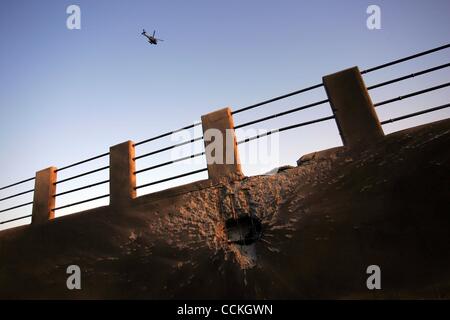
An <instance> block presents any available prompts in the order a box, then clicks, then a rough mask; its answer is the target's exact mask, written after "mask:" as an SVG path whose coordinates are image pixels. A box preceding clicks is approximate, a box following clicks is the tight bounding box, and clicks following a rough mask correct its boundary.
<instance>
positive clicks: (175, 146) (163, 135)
mask: <svg viewBox="0 0 450 320" xmlns="http://www.w3.org/2000/svg"><path fill="white" fill-rule="evenodd" d="M201 124H202V123H201V122H197V123H194V124H191V125H188V126H185V127H183V128H180V129H177V130H174V131H169V132H166V133H163V134H160V135H158V136H155V137H152V138H149V139H145V140H142V141H140V142H137V143H135V144H134V146H140V145H142V144H145V143H148V142H151V141H155V140H158V139H161V138H164V137H167V136H170V135H172V134H175V133H178V132H181V131H183V130H189V129H192V128H195V127H196V126H199V125H201ZM202 139H203V136H200V137H197V138H193V139H190V140H187V141H183V142H180V143H176V144H173V145H171V146H168V147H164V148H160V149H157V150H153V151H150V152H146V153H144V154H141V155H137V156H135V157H134V158H133V160H134V161H136V160H140V159H143V158H146V157H150V156H153V155H156V154H159V153H162V152H165V151H169V150H173V149H175V148H178V147H181V146H184V145H188V144H192V143H195V142H197V141H201V140H202ZM204 154H205V153H204V152H201V153H197V154H192V155H190V156H185V157H181V158H179V159H175V160H171V161H166V162H163V163H159V164H156V165H152V166H149V167H145V168H143V169H139V170H136V171H135V172H133V174H135V175H138V174H140V173H143V172H147V171H150V170H153V169H157V168H162V167H165V166H168V165H171V164H173V163H177V162H181V161H184V160H188V159H192V158H195V157H199V156H202V155H204ZM205 170H207V169H206V168H205V169H200V170H194V171H191V172H188V173H184V174H180V175H177V176H173V177H169V178H165V179H161V180H158V181H153V182H150V183H145V184H142V185H139V186H137V187H136V188H135V189H140V188H144V187H148V186H152V185H155V184H158V183H162V182H166V181H170V180H175V179H178V178H182V177H186V176H189V175H193V174H196V173H199V172H203V171H205Z"/></svg>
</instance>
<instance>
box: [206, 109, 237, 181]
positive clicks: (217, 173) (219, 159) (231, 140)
mask: <svg viewBox="0 0 450 320" xmlns="http://www.w3.org/2000/svg"><path fill="white" fill-rule="evenodd" d="M202 127H203V140H204V143H205V154H206V162H207V165H208V176H209V179H213V180H216V179H218V178H222V177H231V176H236V175H239V176H240V175H242V171H241V165H240V161H239V152H238V147H237V141H236V135H235V132H234V122H233V116H232V115H231V109H230V108H224V109H220V110H217V111H214V112H211V113H208V114H206V115H203V116H202Z"/></svg>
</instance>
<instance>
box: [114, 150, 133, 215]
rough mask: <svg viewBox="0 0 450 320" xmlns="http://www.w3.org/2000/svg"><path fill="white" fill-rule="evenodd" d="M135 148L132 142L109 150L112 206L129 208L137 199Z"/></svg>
mask: <svg viewBox="0 0 450 320" xmlns="http://www.w3.org/2000/svg"><path fill="white" fill-rule="evenodd" d="M133 158H134V146H133V142H132V141H126V142H123V143H120V144H117V145H115V146H113V147H111V148H110V150H109V193H110V204H111V206H119V207H123V206H128V205H129V203H130V201H131V200H132V199H134V198H135V197H136V190H135V187H136V175H135V174H134V171H135V161H134V160H133Z"/></svg>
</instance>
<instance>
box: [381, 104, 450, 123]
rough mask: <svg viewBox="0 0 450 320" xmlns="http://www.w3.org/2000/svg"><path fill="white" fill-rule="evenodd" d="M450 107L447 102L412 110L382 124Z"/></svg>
mask: <svg viewBox="0 0 450 320" xmlns="http://www.w3.org/2000/svg"><path fill="white" fill-rule="evenodd" d="M449 107H450V103H447V104H443V105H440V106H437V107H433V108H428V109H425V110H421V111H417V112H412V113H409V114H406V115H403V116H400V117H396V118H392V119H388V120H384V121H381V124H388V123H393V122H396V121H399V120H404V119H408V118H412V117H415V116H419V115H422V114H426V113H430V112H434V111H437V110H442V109H445V108H449Z"/></svg>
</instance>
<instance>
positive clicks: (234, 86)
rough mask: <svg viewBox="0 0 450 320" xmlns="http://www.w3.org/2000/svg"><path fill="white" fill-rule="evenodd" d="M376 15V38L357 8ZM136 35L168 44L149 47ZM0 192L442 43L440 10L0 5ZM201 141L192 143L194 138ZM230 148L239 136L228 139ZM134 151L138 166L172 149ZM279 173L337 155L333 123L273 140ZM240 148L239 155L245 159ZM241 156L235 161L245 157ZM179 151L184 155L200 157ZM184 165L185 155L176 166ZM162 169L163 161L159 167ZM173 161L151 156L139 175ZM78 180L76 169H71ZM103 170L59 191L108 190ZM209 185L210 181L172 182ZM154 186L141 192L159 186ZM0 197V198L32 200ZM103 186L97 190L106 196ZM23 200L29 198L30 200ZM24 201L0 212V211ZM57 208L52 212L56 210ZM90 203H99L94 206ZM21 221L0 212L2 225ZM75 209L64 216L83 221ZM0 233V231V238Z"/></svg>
mask: <svg viewBox="0 0 450 320" xmlns="http://www.w3.org/2000/svg"><path fill="white" fill-rule="evenodd" d="M70 4H77V5H79V6H80V7H81V30H68V29H67V28H66V19H67V16H68V15H67V14H66V8H67V6H68V5H70ZM370 4H376V5H379V6H380V7H381V14H382V16H381V18H382V29H381V30H373V31H371V30H368V29H367V27H366V19H367V17H368V15H367V13H366V8H367V7H368V5H370ZM142 28H145V29H146V30H147V31H149V32H152V31H153V29H156V30H157V36H158V37H159V38H162V39H164V42H162V43H160V44H158V46H151V45H149V44H148V43H147V42H146V41H145V38H143V37H142V36H141V35H140V32H141V30H142ZM0 38H1V51H0V150H1V151H0V152H1V156H0V167H1V168H2V170H1V171H0V186H3V185H7V184H10V183H13V182H16V181H19V180H21V179H24V178H28V177H31V176H33V175H34V173H35V172H36V171H37V170H40V169H43V168H46V167H49V166H51V165H53V166H56V167H61V166H64V165H67V164H69V163H72V162H76V161H78V160H82V159H84V158H88V157H91V156H94V155H97V154H100V153H104V152H107V151H108V149H109V146H111V145H114V144H117V143H120V142H123V141H126V140H134V141H139V140H142V139H145V138H148V137H152V136H154V135H157V134H159V133H162V132H166V131H168V130H172V129H177V128H179V127H182V126H185V125H188V124H191V123H192V122H193V121H198V120H199V119H200V116H201V115H202V114H205V113H208V112H211V111H213V110H215V109H218V108H222V107H225V106H230V107H231V108H234V109H236V108H239V107H242V106H246V105H248V104H252V103H255V102H258V101H261V100H264V99H267V98H271V97H273V96H277V95H280V94H284V93H287V92H290V91H294V90H297V89H299V88H302V87H306V86H309V85H312V84H316V83H319V82H320V81H321V78H322V76H324V75H326V74H329V73H334V72H337V71H339V70H342V69H345V68H347V67H351V66H354V65H357V66H359V67H360V68H361V69H365V68H368V67H371V66H375V65H378V64H381V63H384V62H387V61H390V60H393V59H396V58H400V57H403V56H406V55H410V54H413V53H416V52H419V51H423V50H427V49H430V48H433V47H437V46H440V45H443V44H446V43H448V42H449V40H450V1H448V0H442V1H438V0H434V1H411V0H408V1H406V0H403V1H402V0H396V1H363V0H358V1H356V0H354V1H323V0H322V1H299V0H297V1H262V0H246V1H242V0H241V1H235V0H227V1H196V0H191V1H186V0H185V1H167V0H166V1H115V0H95V1H92V0H91V1H63V0H54V1H17V0H14V1H12V0H9V1H7V0H3V1H1V3H0ZM449 58H450V52H449V50H446V51H442V52H439V53H436V54H433V55H430V56H426V57H423V58H421V59H417V61H416V60H415V61H413V62H408V63H405V64H402V65H400V66H398V67H395V68H394V67H393V68H389V70H385V71H379V72H377V73H376V74H375V73H374V74H373V75H372V74H370V75H369V76H367V77H366V78H365V80H366V83H367V84H368V85H370V84H374V83H377V82H380V81H384V80H388V79H390V78H393V77H395V76H400V75H404V74H409V73H412V72H415V71H419V70H421V69H424V68H428V67H433V66H436V65H438V64H442V63H446V62H449V60H450V59H449ZM449 80H450V77H449V72H448V69H445V70H441V71H438V72H436V73H433V74H432V75H427V76H423V77H421V78H417V79H413V80H411V81H407V82H405V83H401V84H398V85H395V86H392V87H389V88H386V89H379V90H378V91H376V92H373V94H372V92H371V94H372V98H373V100H374V101H375V102H376V101H379V100H382V99H386V98H390V97H394V96H398V95H401V94H404V93H408V92H411V91H415V90H418V89H421V88H423V87H428V86H431V85H435V84H440V83H443V82H447V81H449ZM449 96H450V94H449V90H448V88H447V89H444V90H440V91H439V92H436V93H434V94H429V95H426V96H424V97H418V98H417V99H414V100H413V99H411V101H407V102H401V103H399V104H396V106H395V107H387V106H386V108H380V110H377V111H378V112H379V117H380V119H382V120H384V119H386V118H389V117H395V116H397V115H401V114H405V113H409V112H413V111H416V110H420V109H424V108H427V107H433V106H436V105H439V104H442V103H447V102H449V99H448V98H449ZM324 97H325V94H324V92H323V90H322V89H320V90H316V91H314V92H310V93H308V94H305V95H302V96H301V97H295V98H291V99H287V100H283V101H281V102H279V103H275V104H272V105H269V106H266V107H264V108H260V109H258V110H255V111H254V112H253V111H252V112H247V113H243V114H242V115H239V116H236V117H235V123H236V124H238V123H242V122H245V121H247V120H252V119H255V118H257V117H260V116H263V115H269V114H271V113H274V112H279V111H282V110H287V109H289V108H291V107H295V106H299V105H301V104H305V103H309V102H314V101H316V100H319V99H322V98H324ZM329 114H330V110H329V106H328V105H324V106H322V107H319V108H317V109H314V110H309V111H305V112H303V113H295V114H292V115H290V116H288V117H285V118H283V119H278V120H275V121H268V122H264V123H261V124H258V125H257V126H254V127H253V128H254V129H274V128H278V127H282V126H286V125H289V124H295V123H298V122H303V121H307V120H311V119H315V118H318V117H321V116H324V115H329ZM449 116H450V112H449V110H448V109H446V110H444V111H440V112H436V113H433V114H429V115H426V116H422V117H417V118H414V119H411V120H407V121H403V122H400V123H396V124H394V125H388V126H385V128H384V129H385V131H386V132H392V131H395V130H399V129H401V128H406V127H410V126H413V125H417V124H420V123H426V122H430V121H433V120H437V119H442V118H448V117H449ZM197 134H201V132H197ZM237 134H238V136H239V138H242V137H243V136H245V135H246V134H247V135H248V133H245V132H238V133H237ZM168 141H170V139H169V140H163V141H158V142H157V143H155V144H151V145H145V146H142V148H139V149H138V150H137V151H136V152H137V154H139V153H143V152H145V151H151V150H153V149H155V148H157V147H158V146H166V145H168V143H169V142H168ZM279 141H280V143H279V145H280V148H279V150H280V151H279V153H277V157H276V158H279V163H280V164H291V165H292V164H295V161H296V160H297V159H298V158H299V157H300V156H301V155H302V154H304V153H307V152H311V151H314V150H320V149H325V148H329V147H333V146H336V145H339V144H340V143H341V142H340V139H339V136H338V135H337V130H336V126H335V124H334V123H333V122H332V121H331V122H327V123H322V124H318V125H315V126H311V127H308V128H302V129H296V130H292V131H289V132H287V133H283V134H280V136H279ZM245 148H246V147H245ZM245 148H244V147H242V150H240V151H241V156H242V158H244V159H245V158H246V157H248V155H249V153H250V152H252V151H251V149H245ZM201 149H202V146H201V143H200V145H198V146H197V147H196V149H195V150H192V149H185V150H184V151H185V152H186V154H190V153H191V152H194V151H196V150H201ZM178 155H181V154H178ZM164 157H166V158H164ZM171 157H173V154H168V155H161V156H159V157H155V158H152V159H147V160H145V161H142V162H140V163H138V168H140V167H141V168H142V167H145V166H148V165H150V164H153V163H158V162H161V161H164V160H167V159H170V158H171ZM105 163H106V164H107V159H103V160H100V161H96V162H94V163H92V164H89V165H86V166H82V167H81V168H79V169H78V168H76V169H74V170H68V172H67V173H65V172H63V173H61V176H60V177H61V178H63V177H65V176H71V175H74V174H77V173H78V172H83V171H86V170H89V169H94V168H96V167H100V166H102V165H104V164H105ZM203 165H204V161H203V160H201V159H200V162H198V163H194V164H192V163H190V164H180V165H177V166H173V168H165V169H162V170H159V171H157V172H151V173H150V172H149V173H148V174H147V175H145V176H143V177H138V184H140V183H145V182H150V181H152V179H153V180H155V179H161V178H163V177H167V176H171V175H175V174H178V173H182V172H186V171H189V170H193V169H196V168H201V167H202V166H203ZM274 165H275V163H268V164H265V165H261V164H258V165H252V164H245V163H244V170H245V173H247V174H249V175H251V174H257V173H263V172H266V171H268V170H270V169H271V168H273V167H274ZM77 170H79V171H77ZM107 177H108V174H107V172H103V173H100V174H99V175H96V176H92V177H89V178H87V179H86V180H80V181H77V183H75V184H67V185H65V186H62V185H61V189H59V191H63V190H68V189H71V188H73V187H75V186H81V185H84V184H88V183H92V181H94V182H95V181H99V180H101V179H104V178H106V179H107ZM199 178H206V175H205V174H203V175H197V176H196V177H192V178H188V179H185V180H182V181H181V182H178V184H179V183H184V182H187V181H190V180H189V179H194V180H195V179H199ZM171 185H173V184H162V185H160V186H155V188H149V189H148V190H146V191H145V192H144V193H148V192H152V191H156V190H159V189H163V188H166V187H168V186H171ZM32 187H33V184H32V183H30V184H28V185H25V186H20V187H18V188H17V189H15V188H13V189H8V190H4V191H0V198H2V197H4V196H7V195H9V194H11V193H12V192H14V191H17V192H19V191H23V190H27V188H28V189H29V188H32ZM103 187H104V188H103V189H102V188H100V189H98V190H94V191H92V190H89V191H87V192H86V193H84V192H81V193H80V194H78V195H77V196H75V195H74V196H73V197H72V196H71V197H68V198H67V199H66V200H64V201H65V202H64V201H63V202H59V205H62V204H64V203H70V202H71V201H74V199H83V198H88V197H92V196H95V195H98V194H102V193H104V191H106V192H107V186H103ZM105 188H106V189H105ZM29 196H32V195H29ZM26 201H29V197H28V198H27V196H24V197H21V198H18V199H14V200H11V201H9V202H5V201H4V202H2V203H0V209H3V208H6V207H8V206H11V205H14V204H20V203H23V202H26ZM57 205H58V204H57ZM93 205H95V204H93ZM30 210H31V209H30V208H28V209H23V210H20V211H15V212H10V213H8V214H2V217H1V219H0V220H4V219H6V218H11V217H14V216H15V215H17V214H18V212H22V213H24V214H27V213H29V212H31V211H30ZM79 210H80V208H75V209H74V210H73V211H79ZM0 228H3V226H0Z"/></svg>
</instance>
